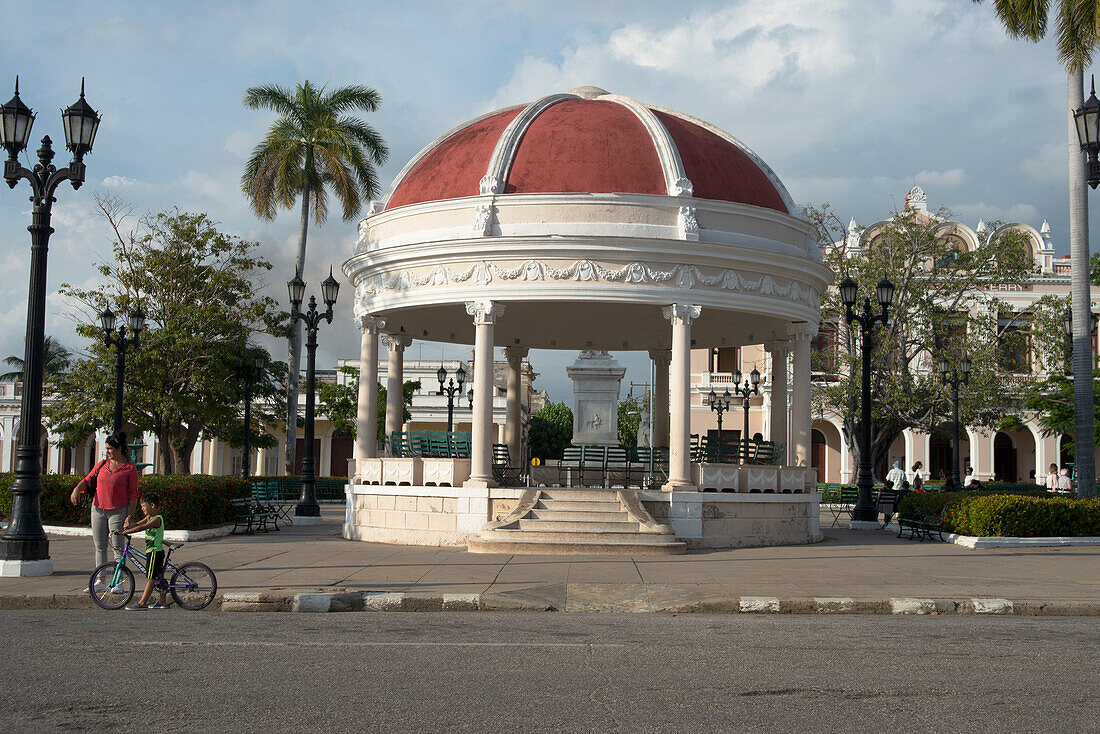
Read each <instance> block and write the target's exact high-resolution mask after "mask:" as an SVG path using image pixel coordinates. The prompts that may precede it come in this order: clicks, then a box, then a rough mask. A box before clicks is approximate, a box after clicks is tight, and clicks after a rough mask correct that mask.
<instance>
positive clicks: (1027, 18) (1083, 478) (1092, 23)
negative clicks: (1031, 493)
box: [974, 0, 1100, 498]
mask: <svg viewBox="0 0 1100 734" xmlns="http://www.w3.org/2000/svg"><path fill="white" fill-rule="evenodd" d="M974 2H981V0H974ZM993 8H994V11H995V12H996V14H997V17H998V18H999V19H1000V21H1001V23H1002V24H1003V25H1004V27H1005V30H1006V31H1008V34H1009V35H1010V36H1012V37H1013V38H1024V39H1027V40H1028V41H1032V42H1033V43H1038V42H1039V41H1040V40H1042V38H1043V37H1044V36H1046V33H1047V27H1048V24H1049V21H1051V20H1053V22H1054V28H1055V31H1056V33H1057V48H1058V61H1059V62H1060V63H1061V64H1062V65H1063V66H1064V67H1065V68H1066V90H1067V95H1066V103H1067V104H1066V107H1067V108H1068V112H1069V114H1070V115H1072V114H1073V110H1076V109H1078V108H1080V107H1081V106H1082V105H1083V104H1084V101H1085V78H1084V71H1085V68H1086V67H1087V66H1089V65H1090V64H1091V63H1092V54H1093V52H1094V51H1095V50H1096V49H1097V47H1098V46H1100V0H1056V2H1052V1H1051V0H995V2H994V3H993ZM1069 122H1070V124H1069V125H1067V131H1068V132H1067V135H1068V138H1069V140H1068V144H1069V151H1070V154H1069V163H1068V176H1067V178H1068V179H1069V219H1070V226H1069V250H1070V261H1071V263H1072V266H1073V267H1072V269H1071V271H1070V289H1071V292H1072V293H1073V302H1074V311H1075V315H1076V318H1074V342H1075V344H1076V345H1077V349H1076V350H1075V351H1076V353H1075V354H1074V355H1073V375H1074V381H1073V391H1074V406H1075V413H1076V416H1077V419H1076V420H1077V423H1076V424H1075V426H1074V431H1073V432H1074V434H1077V433H1081V434H1083V435H1084V436H1087V435H1088V434H1089V433H1093V432H1094V431H1095V426H1093V425H1090V424H1092V423H1093V420H1092V413H1093V407H1094V405H1095V403H1094V399H1095V392H1094V390H1093V384H1092V380H1091V379H1090V375H1091V374H1092V371H1093V362H1092V349H1091V344H1092V339H1091V338H1090V336H1089V325H1088V324H1087V323H1086V321H1087V315H1088V312H1089V311H1090V310H1091V307H1092V300H1091V296H1090V295H1089V281H1090V277H1089V241H1088V240H1089V238H1088V219H1089V200H1088V190H1087V189H1086V188H1085V161H1084V158H1083V157H1082V156H1081V154H1080V152H1079V151H1080V148H1079V142H1078V140H1077V129H1076V125H1074V124H1072V119H1071V120H1070V121H1069ZM1077 469H1078V473H1079V476H1080V480H1079V481H1078V483H1077V496H1078V497H1082V498H1083V497H1095V496H1096V493H1097V486H1096V466H1095V463H1094V459H1093V455H1092V454H1091V453H1089V452H1086V454H1085V455H1082V457H1081V461H1080V463H1079V464H1078V466H1077Z"/></svg>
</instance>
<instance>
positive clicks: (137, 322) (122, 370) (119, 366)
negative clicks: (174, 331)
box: [99, 306, 145, 436]
mask: <svg viewBox="0 0 1100 734" xmlns="http://www.w3.org/2000/svg"><path fill="white" fill-rule="evenodd" d="M117 321H118V319H117V318H116V317H115V314H114V313H113V312H112V311H111V307H110V306H108V307H107V309H106V310H105V311H104V312H103V313H101V314H100V315H99V324H100V326H102V327H103V343H104V344H106V345H107V346H108V347H111V346H113V347H114V348H115V422H114V433H115V435H116V436H117V435H118V434H119V432H120V431H121V430H122V380H123V378H124V377H125V376H126V352H127V350H129V348H130V347H137V346H140V343H139V340H140V337H141V331H142V329H144V328H145V314H143V313H142V312H141V309H140V308H139V309H135V310H133V311H131V312H130V316H129V317H128V318H127V319H126V324H124V325H120V326H119V327H118V332H117V334H116V332H115V323H116V322H117ZM127 327H129V329H130V336H126V329H127Z"/></svg>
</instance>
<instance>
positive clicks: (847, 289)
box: [840, 277, 894, 522]
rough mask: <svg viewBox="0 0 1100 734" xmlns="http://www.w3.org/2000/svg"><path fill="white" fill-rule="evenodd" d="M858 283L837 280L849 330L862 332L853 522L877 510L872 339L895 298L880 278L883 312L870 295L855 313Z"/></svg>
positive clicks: (865, 519)
mask: <svg viewBox="0 0 1100 734" xmlns="http://www.w3.org/2000/svg"><path fill="white" fill-rule="evenodd" d="M858 290H859V285H858V284H857V283H856V282H855V281H854V280H852V279H851V277H846V278H845V279H844V280H843V281H842V282H841V284H840V300H841V301H842V302H843V303H844V317H845V320H846V321H847V322H848V328H849V330H850V329H851V328H852V323H853V322H855V323H858V324H859V326H860V331H861V336H862V337H863V338H862V340H861V343H860V347H861V349H860V355H861V358H862V362H863V380H862V383H861V385H860V403H861V406H862V410H861V414H860V419H859V476H858V478H857V480H856V486H857V487H858V488H859V495H858V497H857V499H856V506H855V508H853V510H852V521H853V522H875V518H876V517H877V515H878V512H877V510H876V508H875V503H874V500H873V499H872V498H871V490H872V488H873V487H874V480H873V479H872V477H871V346H872V342H871V339H872V337H873V335H874V332H875V326H876V325H877V324H886V323H887V322H888V321H889V318H890V317H889V312H890V304H891V303H893V301H894V284H893V283H891V282H890V281H889V280H887V279H886V278H885V277H884V278H883V279H882V280H880V281H879V283H878V286H877V287H876V288H875V291H876V295H877V297H878V304H879V306H880V307H881V309H882V312H881V313H879V314H875V313H874V312H873V311H872V309H871V299H870V298H864V299H863V311H862V313H859V314H857V313H855V312H854V311H853V310H852V309H853V307H854V306H855V304H856V295H857V291H858Z"/></svg>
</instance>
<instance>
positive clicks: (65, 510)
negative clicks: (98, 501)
mask: <svg viewBox="0 0 1100 734" xmlns="http://www.w3.org/2000/svg"><path fill="white" fill-rule="evenodd" d="M81 479H83V475H66V474H44V475H43V476H42V485H43V487H44V488H45V491H44V492H43V493H42V496H41V498H40V500H39V506H40V508H41V513H42V522H43V523H44V524H46V525H77V526H79V525H87V524H88V512H89V511H88V507H87V505H80V506H74V505H73V504H72V503H71V502H70V501H69V496H70V495H71V494H72V490H73V487H74V486H75V485H76V483H77V482H79V481H80V480H81ZM13 480H14V475H12V474H10V473H9V474H0V487H2V488H3V489H2V490H0V515H2V516H3V517H4V518H5V519H6V518H9V517H11V501H12V498H11V485H12V481H13ZM138 491H139V492H142V493H144V492H156V493H157V494H158V495H160V501H161V514H162V515H164V524H165V526H166V527H167V528H168V529H169V530H197V529H199V528H205V527H210V526H213V525H222V524H224V523H225V522H226V520H227V519H229V517H230V514H229V500H230V498H233V497H247V496H249V495H250V494H251V488H250V487H249V485H248V482H246V481H244V480H243V479H241V478H240V477H212V476H206V475H202V474H169V475H162V474H149V475H143V476H141V477H140V478H139V479H138ZM139 511H140V510H139Z"/></svg>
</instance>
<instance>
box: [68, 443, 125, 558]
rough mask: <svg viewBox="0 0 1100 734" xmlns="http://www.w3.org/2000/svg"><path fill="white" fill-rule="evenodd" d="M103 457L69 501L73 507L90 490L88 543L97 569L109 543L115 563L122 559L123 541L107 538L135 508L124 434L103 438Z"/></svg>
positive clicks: (74, 491)
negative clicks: (104, 444) (89, 536)
mask: <svg viewBox="0 0 1100 734" xmlns="http://www.w3.org/2000/svg"><path fill="white" fill-rule="evenodd" d="M106 443H107V458H106V459H104V460H103V461H100V462H99V463H98V464H96V465H95V467H93V468H92V470H91V471H90V472H88V476H86V477H84V478H83V479H81V480H80V481H79V482H77V483H76V486H75V487H73V492H72V495H70V497H69V500H70V501H71V502H72V503H73V504H74V505H75V504H78V503H79V502H80V495H81V494H82V493H84V492H85V491H87V490H88V489H89V486H91V487H92V488H93V489H92V491H91V494H92V509H91V524H92V542H93V543H94V545H95V563H94V564H93V566H92V568H98V567H99V566H101V565H103V564H104V563H106V562H107V542H108V540H109V541H110V543H111V548H112V550H113V551H114V556H115V560H116V561H117V560H118V559H119V558H121V557H122V547H123V545H124V541H123V539H122V536H120V535H111V533H112V532H114V531H115V530H122V529H123V528H124V527H126V522H127V519H128V518H129V517H130V515H132V514H133V513H134V510H135V509H137V503H138V475H137V468H136V467H135V466H134V463H133V462H132V461H130V456H129V453H128V449H127V446H126V433H125V432H122V431H119V433H118V434H113V433H112V434H111V435H110V436H108V437H107V441H106Z"/></svg>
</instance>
